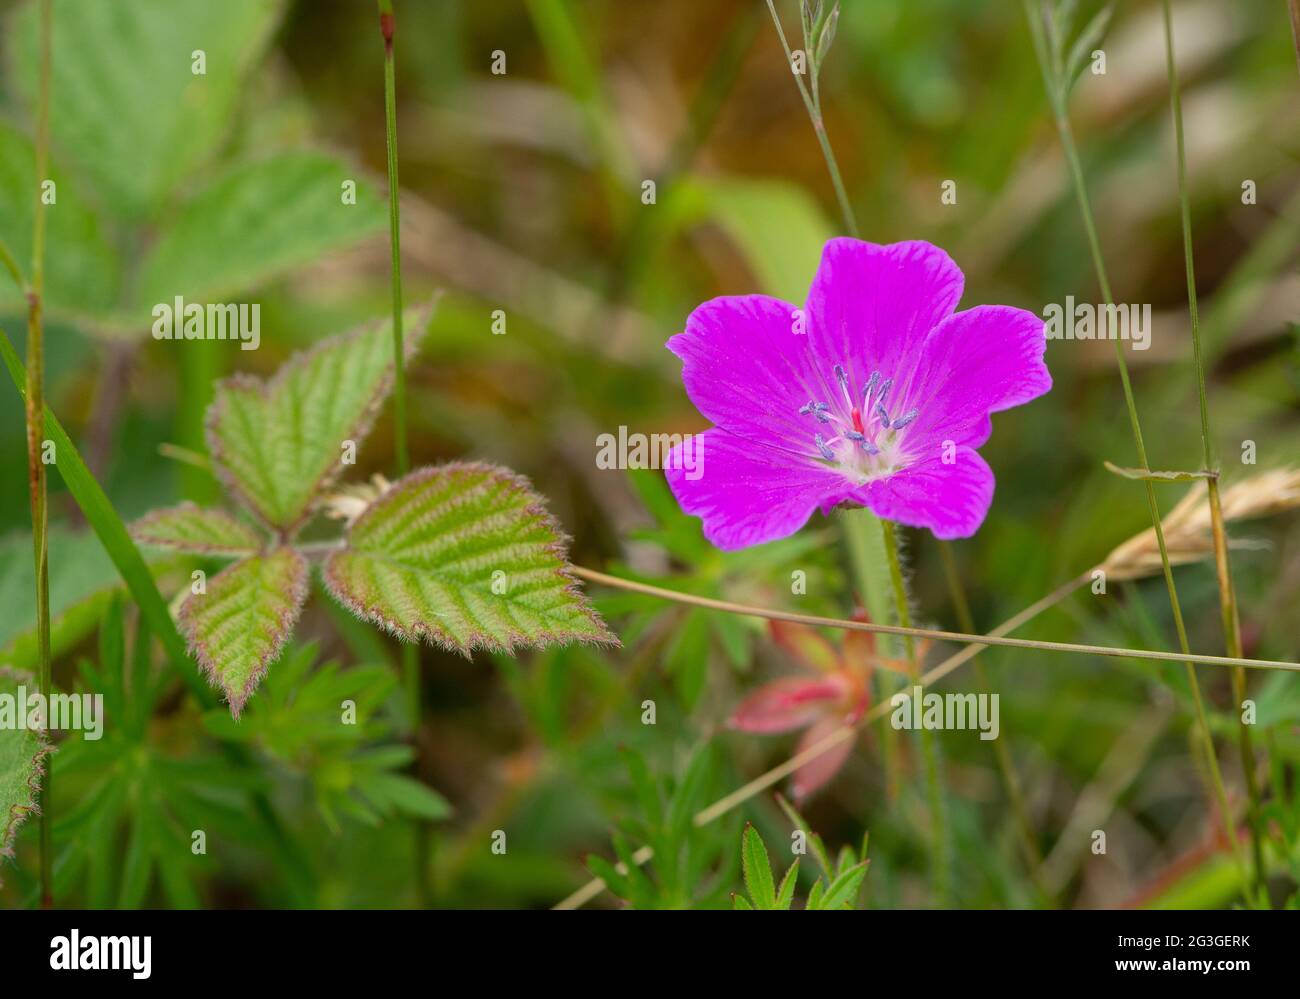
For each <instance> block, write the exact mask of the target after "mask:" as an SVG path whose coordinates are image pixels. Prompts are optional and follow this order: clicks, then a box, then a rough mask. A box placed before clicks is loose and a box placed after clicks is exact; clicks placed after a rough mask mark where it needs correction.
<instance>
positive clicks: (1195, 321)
mask: <svg viewBox="0 0 1300 999" xmlns="http://www.w3.org/2000/svg"><path fill="white" fill-rule="evenodd" d="M1161 12H1162V14H1163V19H1164V29H1165V63H1166V68H1167V70H1168V74H1169V106H1170V112H1171V114H1172V115H1173V119H1174V144H1175V148H1176V151H1177V160H1178V207H1179V216H1180V220H1181V222H1182V229H1183V266H1184V269H1185V270H1186V271H1187V308H1188V316H1189V319H1190V321H1191V329H1192V356H1193V358H1194V359H1195V364H1196V396H1197V402H1198V403H1199V406H1200V416H1201V454H1202V460H1203V462H1204V467H1205V470H1206V471H1207V472H1208V471H1217V470H1218V464H1217V462H1216V461H1215V460H1214V446H1213V443H1212V442H1213V436H1212V435H1211V433H1210V404H1209V398H1208V394H1207V392H1206V388H1205V354H1204V351H1203V350H1202V347H1201V322H1200V310H1199V309H1198V307H1197V295H1196V263H1195V259H1194V256H1193V253H1192V210H1191V198H1190V195H1189V194H1188V186H1187V150H1186V145H1185V141H1184V137H1183V106H1182V96H1181V93H1180V90H1179V86H1178V67H1177V65H1176V63H1175V61H1174V25H1173V14H1172V12H1171V10H1170V7H1169V0H1163V2H1162V4H1161ZM1207 486H1208V488H1207V490H1206V495H1207V499H1208V502H1209V504H1210V524H1211V528H1212V531H1213V535H1214V564H1215V576H1216V578H1217V580H1218V585H1219V611H1220V616H1221V618H1222V621H1223V634H1224V640H1225V642H1226V645H1227V651H1228V655H1230V656H1240V655H1241V654H1242V649H1243V645H1242V641H1241V617H1240V614H1239V612H1238V609H1237V594H1236V588H1235V587H1234V585H1233V582H1232V564H1231V561H1230V559H1229V555H1228V543H1227V531H1226V529H1225V527H1224V523H1223V504H1222V502H1221V501H1220V497H1219V481H1218V478H1217V477H1213V476H1212V477H1211V478H1210V479H1209V481H1208V483H1207ZM1232 691H1233V697H1234V700H1235V701H1236V704H1237V719H1238V723H1237V744H1238V749H1239V752H1240V754H1241V766H1242V770H1243V771H1244V773H1245V778H1246V794H1247V797H1248V800H1249V806H1248V809H1247V820H1248V825H1249V827H1250V842H1251V863H1252V866H1253V868H1254V875H1255V891H1256V893H1257V894H1258V895H1259V896H1260V897H1261V899H1262V900H1263V901H1264V902H1265V904H1267V898H1268V895H1267V891H1266V890H1265V887H1264V844H1263V836H1262V832H1261V821H1260V793H1259V781H1258V779H1257V776H1256V773H1255V747H1254V743H1253V740H1252V738H1251V733H1250V726H1249V725H1247V724H1246V722H1245V720H1244V717H1243V714H1242V711H1241V704H1242V702H1243V701H1244V700H1245V699H1246V692H1247V691H1246V671H1245V670H1243V669H1241V668H1240V667H1239V668H1237V669H1234V670H1233V671H1232Z"/></svg>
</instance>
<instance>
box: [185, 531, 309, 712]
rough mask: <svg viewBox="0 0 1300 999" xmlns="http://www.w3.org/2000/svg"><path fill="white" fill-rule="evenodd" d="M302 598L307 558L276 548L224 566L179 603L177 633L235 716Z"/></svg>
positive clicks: (286, 633)
mask: <svg viewBox="0 0 1300 999" xmlns="http://www.w3.org/2000/svg"><path fill="white" fill-rule="evenodd" d="M306 597H307V560H306V559H304V558H303V557H302V555H301V554H299V553H298V552H296V551H294V550H293V549H292V548H277V549H276V550H275V551H273V552H270V553H269V554H266V555H255V556H253V557H251V558H246V559H241V560H240V561H238V562H236V563H234V564H233V565H230V566H227V567H226V568H225V569H223V570H222V571H221V572H219V573H217V575H215V576H213V577H212V579H210V580H208V583H207V592H205V593H191V594H190V595H189V596H188V597H186V598H185V602H184V603H183V604H181V611H180V622H181V630H182V631H184V633H185V637H186V638H187V639H188V640H189V643H190V651H191V652H192V653H193V654H194V658H195V659H197V660H198V661H199V665H200V666H202V667H203V670H204V672H205V673H206V674H207V676H208V679H209V680H210V681H211V682H212V683H213V684H214V685H215V686H218V687H220V688H221V689H222V690H223V691H225V694H226V699H227V700H228V701H229V702H230V713H231V714H232V715H234V716H235V717H236V718H237V717H239V712H240V711H241V710H242V709H243V707H244V702H245V701H247V700H248V698H249V696H250V695H251V694H252V693H253V691H254V689H256V687H257V685H258V683H260V682H261V679H262V677H263V676H264V675H265V673H266V670H267V668H268V667H269V666H270V665H271V663H273V662H274V661H275V660H276V658H277V657H278V656H279V655H280V650H281V649H282V648H283V647H284V643H285V641H286V640H287V639H288V637H289V634H290V633H291V632H292V631H293V626H294V624H295V622H296V621H297V620H298V613H299V612H300V611H301V610H302V605H303V601H304V600H305V599H306Z"/></svg>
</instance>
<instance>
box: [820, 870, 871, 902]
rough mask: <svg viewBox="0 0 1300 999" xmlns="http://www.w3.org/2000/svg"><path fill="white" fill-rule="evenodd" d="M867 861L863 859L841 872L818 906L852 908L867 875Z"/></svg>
mask: <svg viewBox="0 0 1300 999" xmlns="http://www.w3.org/2000/svg"><path fill="white" fill-rule="evenodd" d="M867 863H868V861H865V860H864V861H862V862H861V863H858V864H855V865H853V866H852V867H850V868H848V869H847V870H845V871H844V872H843V873H841V874H839V875H838V876H837V877H836V878H835V880H834V881H832V882H831V883H830V885H829V886H828V887H827V889H826V894H825V896H824V897H822V898H821V899H820V900H819V904H818V906H817V907H818V908H820V909H845V908H852V907H853V902H854V899H856V898H857V897H858V889H859V888H860V887H861V886H862V879H863V878H865V877H866V876H867Z"/></svg>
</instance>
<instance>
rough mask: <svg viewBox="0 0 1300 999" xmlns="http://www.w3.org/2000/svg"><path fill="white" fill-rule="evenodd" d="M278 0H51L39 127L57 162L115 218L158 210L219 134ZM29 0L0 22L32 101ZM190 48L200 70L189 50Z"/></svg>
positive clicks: (32, 8)
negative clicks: (43, 117)
mask: <svg viewBox="0 0 1300 999" xmlns="http://www.w3.org/2000/svg"><path fill="white" fill-rule="evenodd" d="M280 6H281V5H280V3H279V2H278V0H223V2H222V3H211V2H210V0H131V2H130V3H103V2H102V0H59V2H58V3H56V4H54V5H53V7H54V16H53V22H54V23H53V36H54V45H55V50H56V53H57V55H56V58H55V59H54V60H53V74H52V79H51V81H50V129H51V138H52V140H53V144H54V148H55V151H56V153H57V154H58V158H60V161H61V162H65V163H67V164H70V165H75V166H76V167H77V168H78V170H79V171H80V172H81V173H82V174H84V175H85V176H86V178H87V179H89V180H90V181H92V182H93V183H94V185H95V187H96V188H97V189H98V192H99V194H100V196H101V199H102V201H103V204H104V207H105V208H106V209H108V210H110V211H112V212H114V213H116V214H118V215H120V216H122V217H125V218H131V219H136V218H141V217H144V216H146V215H148V214H150V213H155V212H159V211H160V210H161V209H162V208H163V206H165V205H166V203H167V201H166V196H167V195H168V194H170V193H171V192H172V191H174V190H175V189H176V188H177V187H178V186H179V184H180V183H181V182H182V181H183V180H184V179H185V178H187V177H189V176H190V175H191V174H192V173H193V172H194V171H195V170H196V169H198V168H199V167H200V166H202V165H203V164H204V163H205V162H206V161H207V160H208V159H210V158H211V156H212V155H213V153H214V152H215V151H216V149H217V146H218V144H219V143H220V142H221V140H222V139H223V138H224V137H225V134H226V132H227V128H228V124H229V120H230V116H231V112H232V111H233V110H234V107H235V103H236V99H237V97H238V95H239V91H240V89H241V87H242V86H243V83H244V80H245V79H246V78H247V76H248V73H249V70H250V69H251V68H252V67H253V66H254V65H255V64H256V63H257V62H258V61H260V59H261V57H262V54H263V52H264V51H265V49H266V46H267V43H268V41H269V40H270V35H271V32H272V29H273V28H274V27H275V24H276V21H277V20H278V14H279V10H280ZM39 7H40V4H39V3H27V4H26V5H25V6H24V7H23V8H22V9H21V10H19V11H18V13H17V15H16V17H15V20H14V22H13V24H12V25H11V29H12V30H10V31H9V36H10V38H9V53H8V54H9V63H10V65H11V66H12V67H13V69H14V73H15V77H16V82H17V84H18V90H19V92H20V93H21V94H22V95H23V96H24V97H25V98H26V99H27V103H28V106H29V107H31V106H33V105H34V95H35V93H36V89H37V88H36V81H37V74H38V62H39V59H38V55H39V52H40V46H39V45H38V44H37V37H38V34H37V33H38V27H39V25H38V21H39V18H38V16H37V14H38V10H39ZM200 50H201V51H202V53H203V58H204V62H205V65H204V66H203V69H204V72H203V73H196V72H194V62H193V54H194V53H195V52H197V51H200Z"/></svg>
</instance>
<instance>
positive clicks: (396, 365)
mask: <svg viewBox="0 0 1300 999" xmlns="http://www.w3.org/2000/svg"><path fill="white" fill-rule="evenodd" d="M377 2H378V5H379V32H380V34H381V35H382V37H383V40H384V135H385V140H386V141H385V144H386V145H387V147H388V234H389V243H390V247H391V257H392V260H391V269H392V275H393V451H394V453H395V456H396V460H397V474H398V475H399V476H401V475H405V474H406V473H407V472H409V471H410V470H411V453H410V449H409V445H408V443H407V428H406V346H405V344H404V343H403V337H402V215H401V205H400V199H399V187H398V181H397V82H396V67H395V57H394V41H393V40H394V35H395V32H396V28H397V20H396V17H395V16H394V13H393V0H377ZM402 679H403V686H404V687H405V690H406V700H407V704H408V708H409V711H410V722H411V729H412V732H413V734H414V736H415V738H416V741H417V743H418V741H419V732H420V714H421V712H420V706H421V704H422V702H423V696H422V693H421V690H420V686H421V685H420V650H419V648H418V647H416V646H415V645H413V644H411V643H409V642H404V643H402ZM418 757H419V754H418V752H417V760H418ZM417 769H418V767H417ZM431 832H432V830H431V827H430V825H429V823H427V822H417V823H416V829H415V885H416V894H417V896H418V897H419V899H420V902H421V904H422V905H423V906H424V907H425V908H427V907H428V906H429V904H430V903H431V901H432V899H431V889H430V882H429V864H428V856H429V849H430V839H431Z"/></svg>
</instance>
